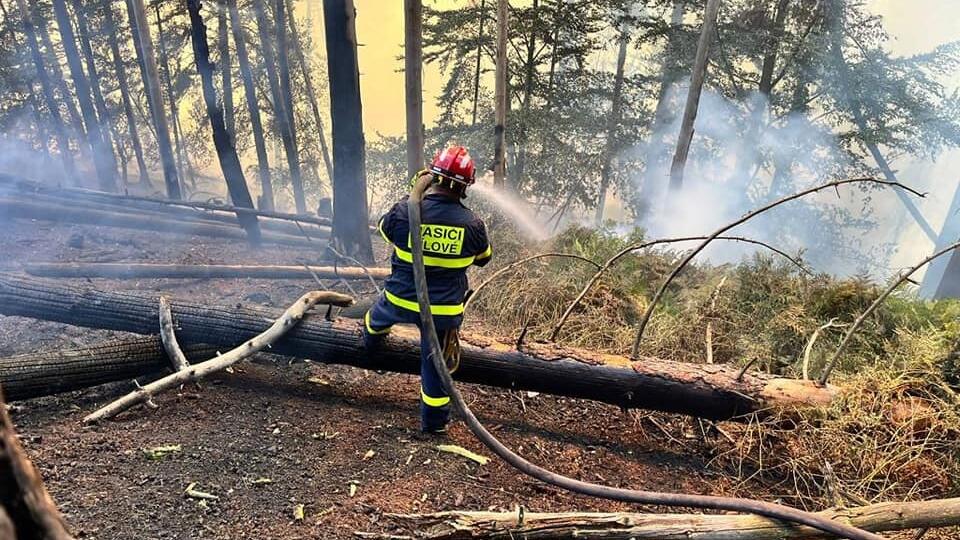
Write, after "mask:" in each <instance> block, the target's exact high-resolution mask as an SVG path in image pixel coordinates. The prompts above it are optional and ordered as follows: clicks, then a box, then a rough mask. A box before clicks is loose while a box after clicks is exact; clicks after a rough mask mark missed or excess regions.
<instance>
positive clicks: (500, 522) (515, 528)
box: [388, 499, 960, 540]
mask: <svg viewBox="0 0 960 540" xmlns="http://www.w3.org/2000/svg"><path fill="white" fill-rule="evenodd" d="M820 514H821V515H822V516H825V517H827V518H829V519H832V520H836V521H842V522H844V523H848V524H850V525H852V526H854V527H857V528H860V529H864V530H867V531H871V532H884V531H902V530H906V529H920V528H934V527H950V526H955V525H960V499H944V500H936V501H924V502H907V503H880V504H873V505H870V506H863V507H859V508H845V509H840V510H827V511H825V512H821V513H820ZM388 517H389V518H391V520H392V521H394V522H396V523H397V524H398V525H400V526H401V527H403V528H406V529H410V530H412V531H416V533H415V534H414V536H413V538H423V539H430V540H462V539H467V538H474V539H499V538H503V539H518V540H519V539H524V540H535V539H536V540H539V539H560V540H564V539H570V540H573V539H575V538H593V539H604V540H627V539H632V538H636V539H641V538H656V539H658V540H788V539H791V538H803V539H814V538H836V537H835V536H832V535H830V534H827V533H824V532H823V531H818V530H816V529H812V528H810V527H805V526H801V525H795V524H792V523H785V522H782V521H777V520H773V519H768V518H764V517H760V516H751V515H703V514H635V513H603V514H601V513H577V512H565V513H535V512H523V513H522V514H520V513H518V512H439V513H436V514H422V515H416V514H412V515H401V514H389V515H388Z"/></svg>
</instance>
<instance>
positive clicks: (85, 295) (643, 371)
mask: <svg viewBox="0 0 960 540" xmlns="http://www.w3.org/2000/svg"><path fill="white" fill-rule="evenodd" d="M0 314H5V315H17V316H24V317H32V318H37V319H43V320H50V321H58V322H62V323H66V324H74V325H79V326H86V327H91V328H103V329H111V330H119V331H125V332H133V333H140V334H156V333H157V320H158V317H159V314H158V302H157V299H156V298H155V297H152V296H149V295H145V294H139V293H132V292H130V293H121V292H107V291H99V290H96V289H92V288H86V289H84V288H77V287H72V286H64V285H61V284H58V283H56V282H51V281H47V280H38V279H31V278H24V277H18V276H12V275H6V274H0ZM280 315H281V312H280V311H279V310H276V309H269V308H261V307H236V306H216V305H206V304H199V303H196V302H187V301H177V302H175V303H174V305H173V316H174V318H175V319H176V320H177V322H178V324H179V326H180V328H181V330H180V331H179V332H178V338H179V339H180V342H181V343H184V344H196V343H211V344H213V345H220V346H225V347H234V346H236V345H237V344H239V343H242V342H244V341H246V340H249V339H250V338H252V337H254V336H256V335H257V334H260V333H262V332H263V331H264V330H266V328H267V327H268V326H269V324H270V321H273V320H275V319H277V318H278V317H279V316H280ZM359 341H360V340H359V327H358V325H357V323H356V322H355V321H343V320H334V321H328V320H325V318H324V317H322V316H316V315H308V316H307V317H305V318H304V320H303V321H302V322H301V323H300V324H299V325H298V326H297V327H296V328H294V329H292V330H291V331H290V332H289V333H288V334H287V335H286V336H284V338H283V339H282V340H280V341H278V342H277V343H275V344H274V346H273V348H272V349H271V352H273V353H277V354H283V355H289V356H297V357H301V358H308V359H311V360H316V361H319V362H325V363H331V364H344V365H351V366H356V367H360V368H364V369H373V370H381V371H394V372H400V373H419V369H420V350H419V338H418V336H416V335H415V334H414V333H413V332H409V331H404V330H403V329H397V330H395V332H394V335H392V336H390V337H389V338H388V340H387V341H386V343H385V345H384V347H383V348H382V349H381V350H378V351H377V352H376V354H369V353H368V352H367V351H365V350H363V349H362V348H361V347H360V345H359ZM464 342H465V343H464V345H463V351H462V359H461V364H460V369H459V370H458V371H457V378H458V379H459V380H461V381H463V382H467V383H477V384H485V385H490V386H496V387H501V388H510V389H515V390H529V391H537V392H543V393H547V394H554V395H559V396H568V397H575V398H583V399H589V400H594V401H600V402H603V403H609V404H612V405H617V406H619V407H622V408H643V409H652V410H660V411H666V412H675V413H680V414H687V415H691V416H698V417H703V418H711V419H729V418H733V417H736V416H739V415H743V414H748V413H753V412H763V411H764V410H766V409H768V408H772V407H773V408H775V407H792V406H823V405H825V404H828V403H829V402H830V401H831V400H832V398H833V397H834V395H835V393H836V389H835V388H834V387H829V386H827V387H820V386H818V385H816V384H814V383H812V382H809V381H798V380H793V379H783V378H778V377H774V376H771V375H766V374H763V373H758V372H747V373H743V374H742V376H741V374H740V373H739V370H737V369H734V368H732V367H730V366H721V365H695V364H687V363H679V362H671V361H666V360H661V359H656V358H644V359H642V360H641V361H639V362H629V361H628V360H627V359H625V358H623V357H619V356H611V355H599V354H596V353H592V352H589V351H584V350H575V349H564V348H560V347H557V346H553V345H540V344H531V345H525V346H524V347H523V350H515V349H514V347H513V346H512V345H506V344H503V343H498V342H495V341H492V340H490V339H487V338H483V337H480V336H475V337H471V336H469V335H467V336H464ZM158 347H159V344H158V343H157V344H155V345H154V350H158Z"/></svg>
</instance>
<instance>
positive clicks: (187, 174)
mask: <svg viewBox="0 0 960 540" xmlns="http://www.w3.org/2000/svg"><path fill="white" fill-rule="evenodd" d="M138 1H139V0H138ZM153 10H154V16H155V17H156V22H157V46H158V48H159V52H160V73H161V75H162V76H163V85H164V86H165V87H166V92H167V101H168V106H169V107H170V118H171V120H173V145H174V149H175V150H176V156H177V169H178V170H179V176H180V178H181V179H185V180H186V179H189V180H190V184H191V185H193V184H194V181H193V175H192V174H191V173H192V172H193V171H192V170H190V163H189V161H188V158H187V155H186V151H185V150H184V148H183V137H182V136H181V131H180V110H179V107H177V96H176V92H174V90H173V77H172V76H171V75H170V58H169V55H168V54H167V44H166V40H164V38H163V19H162V17H161V16H160V3H159V2H158V3H156V4H154V5H153ZM162 93H163V92H161V95H162ZM161 99H162V97H161Z"/></svg>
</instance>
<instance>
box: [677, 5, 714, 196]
mask: <svg viewBox="0 0 960 540" xmlns="http://www.w3.org/2000/svg"><path fill="white" fill-rule="evenodd" d="M718 11H720V0H707V7H706V9H704V12H703V28H701V30H700V41H699V43H697V56H696V58H695V59H694V62H693V73H692V74H691V76H690V90H689V92H688V94H687V104H686V106H685V107H684V110H683V122H682V123H681V124H680V136H679V138H678V139H677V151H676V153H675V154H674V156H673V163H672V164H671V165H670V190H671V191H677V190H679V189H680V188H681V187H683V170H684V168H685V167H686V165H687V155H688V154H689V153H690V143H691V142H692V141H693V125H694V122H696V120H697V109H698V108H699V107H700V93H701V92H702V91H703V81H704V79H705V78H706V75H707V60H708V56H709V53H710V44H711V42H713V35H714V33H715V31H716V28H717V12H718Z"/></svg>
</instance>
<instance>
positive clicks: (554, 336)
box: [550, 236, 810, 341]
mask: <svg viewBox="0 0 960 540" xmlns="http://www.w3.org/2000/svg"><path fill="white" fill-rule="evenodd" d="M708 238H710V237H708V236H682V237H678V238H660V239H657V240H650V241H649V242H643V243H640V244H634V245H631V246H627V247H625V248H623V249H622V250H620V252H618V253H617V254H616V255H614V256H613V257H610V259H609V260H608V261H607V262H605V263H603V266H602V267H600V268H599V269H598V270H597V273H596V274H594V275H593V277H592V278H590V281H589V282H587V284H586V286H584V288H583V290H581V291H580V294H579V295H577V297H576V298H575V299H574V301H573V302H571V303H570V305H569V306H567V309H566V311H564V312H563V315H562V316H561V317H560V320H559V321H557V325H556V326H554V327H553V332H551V333H550V341H556V340H557V337H558V336H559V335H560V329H561V328H563V325H564V324H566V322H567V319H568V318H570V314H572V313H573V310H574V309H576V307H577V305H578V304H580V302H582V301H583V299H584V297H586V296H587V293H588V292H590V289H591V288H593V286H594V285H595V284H596V283H597V281H599V280H600V277H601V276H603V273H604V272H606V271H607V270H608V269H609V268H610V267H611V266H613V265H614V264H615V263H616V262H617V261H619V260H620V259H622V258H623V257H625V256H627V255H629V254H630V253H632V252H634V251H637V250H641V249H646V248H649V247H653V246H656V245H660V244H673V243H677V242H689V241H691V240H706V239H708ZM715 238H716V239H717V240H732V241H734V242H746V243H748V244H756V245H758V246H762V247H765V248H767V249H769V250H770V251H772V252H774V253H776V254H778V255H780V256H782V257H783V258H785V259H787V260H788V261H790V262H791V263H793V264H794V265H796V266H797V268H799V269H800V270H802V271H803V272H806V273H808V274H809V273H810V271H809V270H808V269H807V267H805V266H804V265H803V263H801V262H800V261H798V260H797V259H795V258H793V257H791V256H790V255H788V254H787V253H785V252H784V251H782V250H779V249H777V248H775V247H773V246H771V245H769V244H766V243H764V242H761V241H759V240H752V239H750V238H744V237H742V236H717V237H715Z"/></svg>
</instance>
